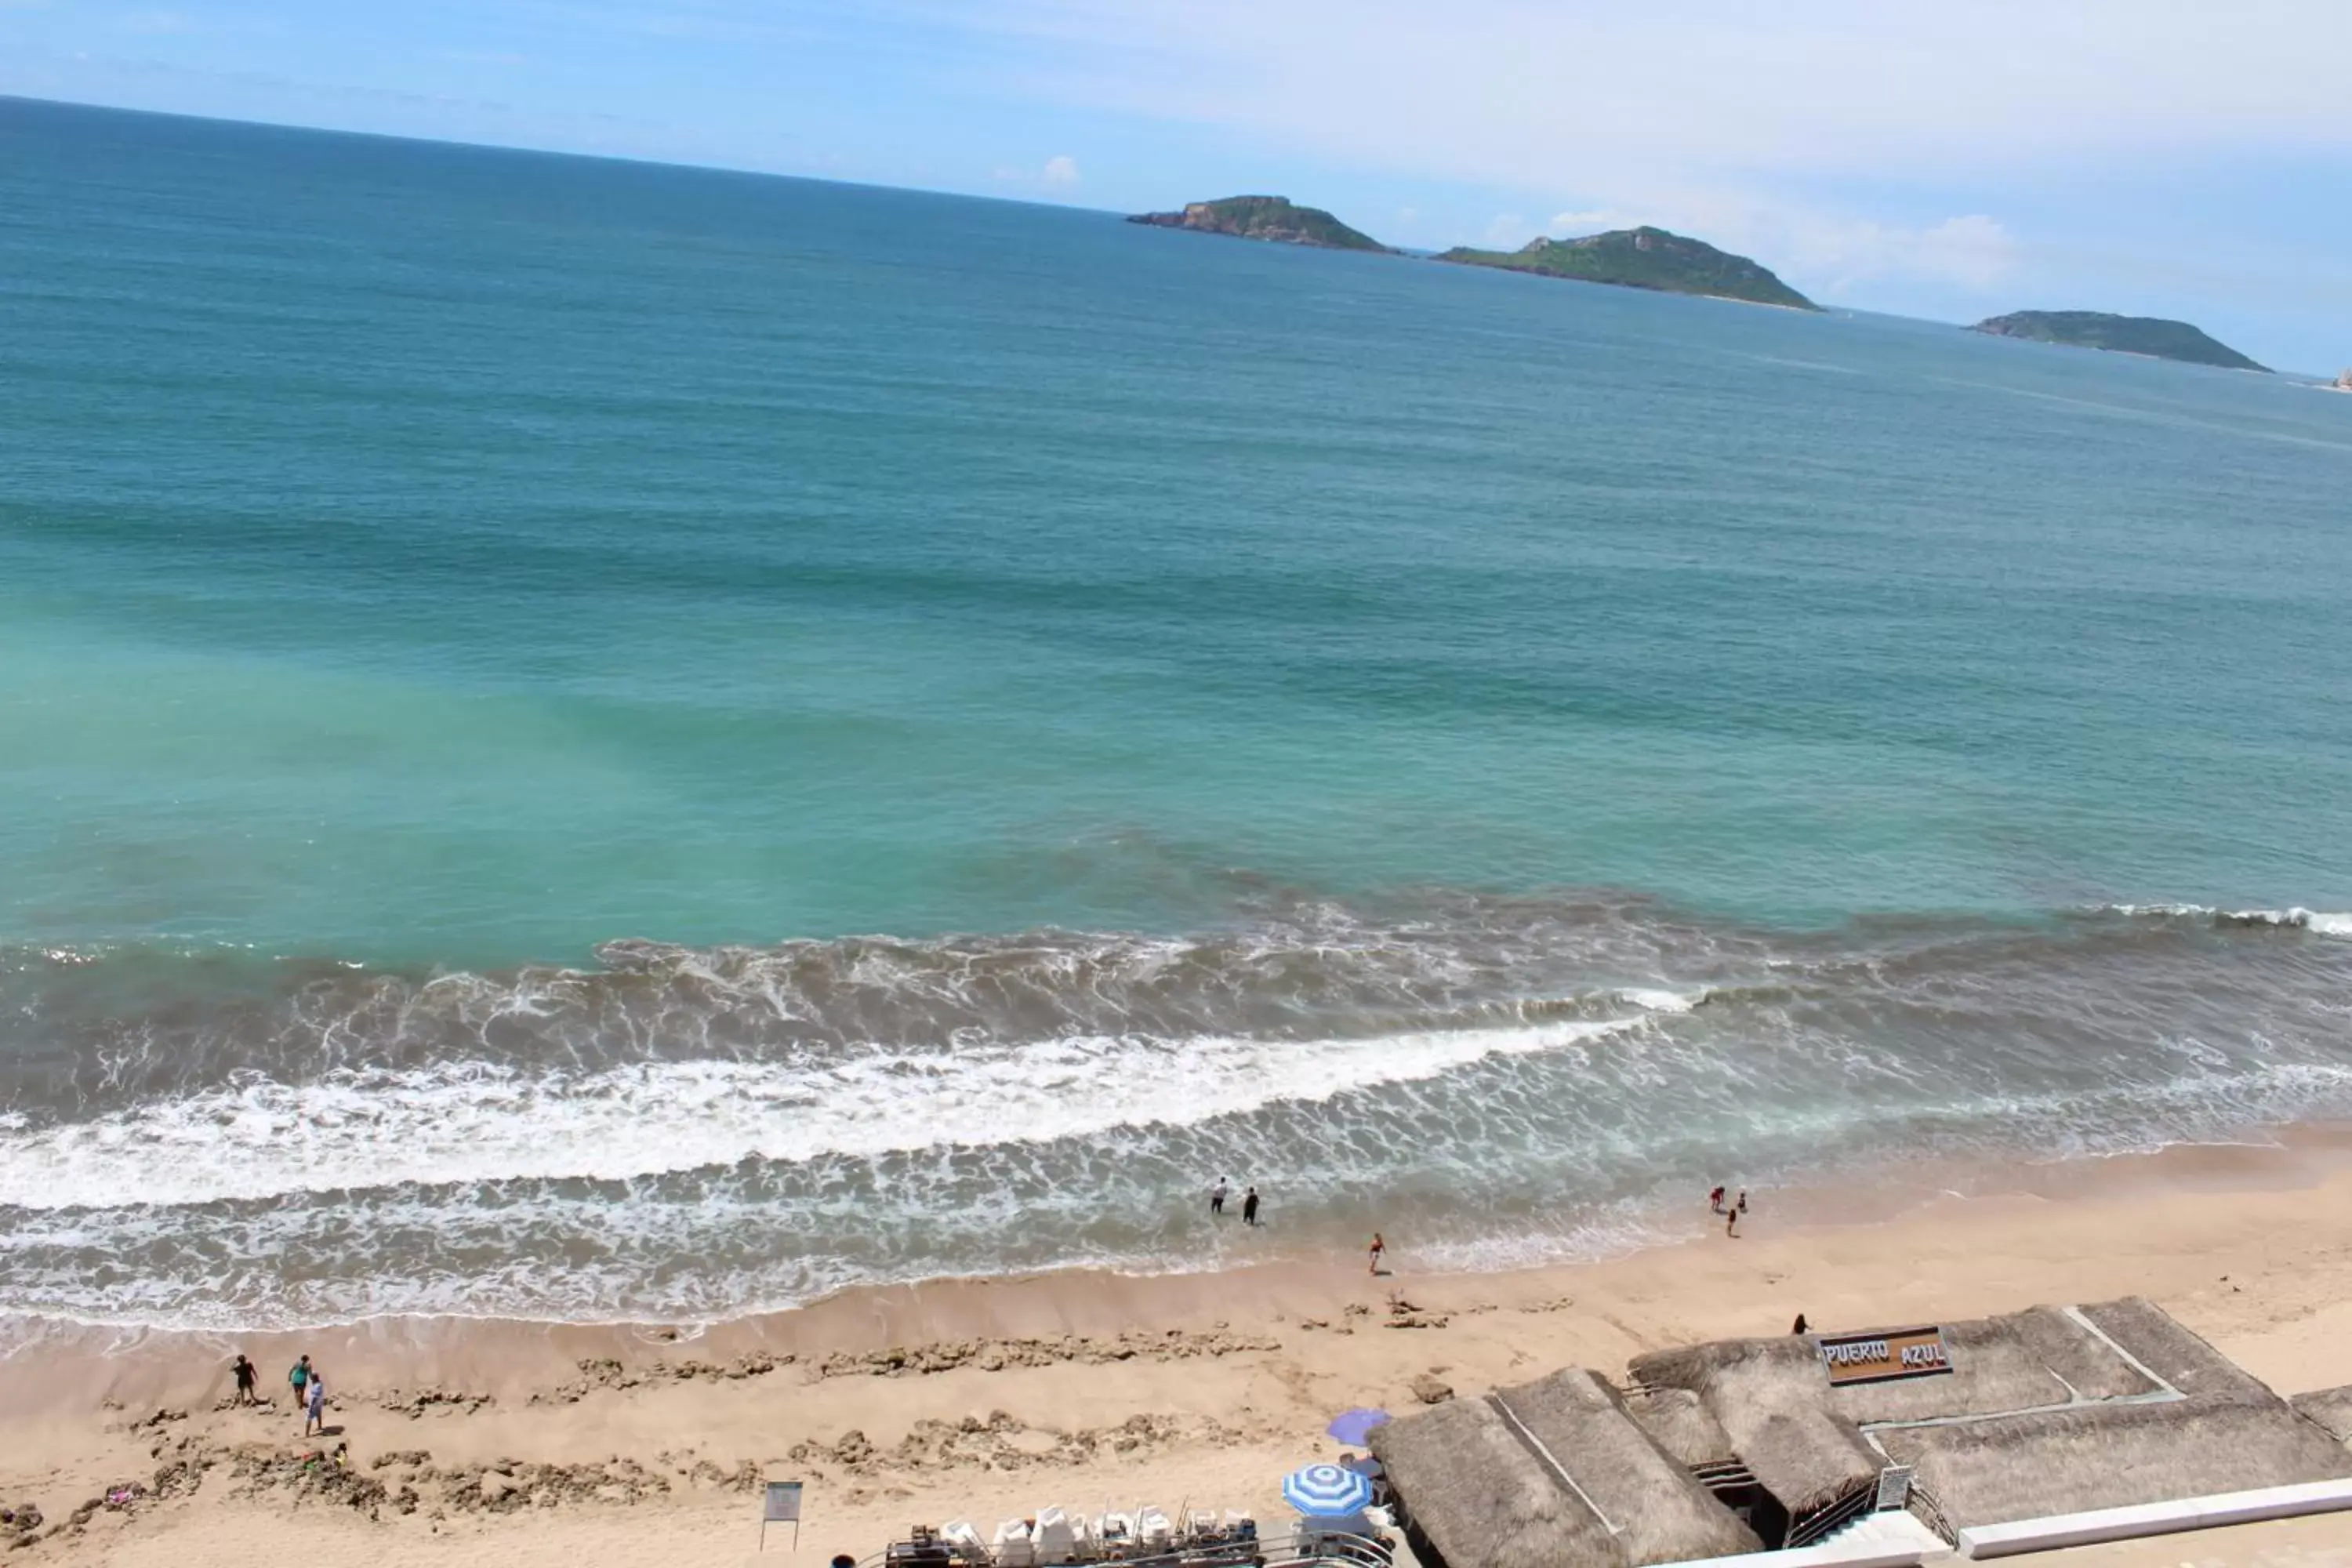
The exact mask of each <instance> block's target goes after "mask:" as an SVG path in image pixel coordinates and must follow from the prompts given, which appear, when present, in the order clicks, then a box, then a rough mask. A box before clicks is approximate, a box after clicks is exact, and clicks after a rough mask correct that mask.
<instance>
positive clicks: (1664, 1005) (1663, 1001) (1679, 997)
mask: <svg viewBox="0 0 2352 1568" xmlns="http://www.w3.org/2000/svg"><path fill="white" fill-rule="evenodd" d="M1617 999H1618V1000H1619V1001H1621V1002H1626V1003H1630V1004H1632V1005H1633V1006H1636V1007H1639V1008H1642V1009H1643V1011H1645V1012H1651V1013H1687V1012H1689V1011H1690V1010H1691V1009H1692V1008H1694V1007H1696V1006H1697V1005H1699V1004H1700V1003H1701V1002H1704V1001H1706V992H1704V991H1691V992H1683V991H1659V990H1652V989H1649V988H1646V987H1643V986H1639V985H1627V986H1621V987H1619V988H1618V991H1617Z"/></svg>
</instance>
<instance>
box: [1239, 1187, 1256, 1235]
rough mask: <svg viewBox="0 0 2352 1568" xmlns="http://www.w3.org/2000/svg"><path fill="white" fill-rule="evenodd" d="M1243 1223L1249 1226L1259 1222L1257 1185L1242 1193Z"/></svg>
mask: <svg viewBox="0 0 2352 1568" xmlns="http://www.w3.org/2000/svg"><path fill="white" fill-rule="evenodd" d="M1242 1223H1243V1224H1244V1225H1249V1226H1254V1225H1255V1224H1257V1189H1256V1188H1255V1187H1252V1188H1250V1189H1249V1191H1247V1192H1245V1193H1244V1194H1242Z"/></svg>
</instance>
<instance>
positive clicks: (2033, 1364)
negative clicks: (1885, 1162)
mask: <svg viewBox="0 0 2352 1568" xmlns="http://www.w3.org/2000/svg"><path fill="white" fill-rule="evenodd" d="M1830 1337H1831V1338H1832V1339H1845V1338H1853V1339H1872V1340H1876V1341H1878V1342H1879V1343H1878V1344H1877V1345H1876V1347H1875V1349H1874V1351H1868V1347H1864V1349H1865V1350H1866V1351H1868V1353H1871V1354H1874V1355H1876V1356H1877V1357H1879V1358H1881V1360H1880V1361H1879V1362H1878V1363H1877V1366H1876V1367H1873V1368H1865V1369H1864V1372H1863V1373H1861V1374H1860V1375H1861V1376H1862V1377H1864V1378H1866V1379H1869V1380H1867V1381H1843V1382H1833V1381H1832V1372H1831V1369H1830V1366H1829V1364H1828V1363H1827V1360H1826V1358H1825V1356H1824V1351H1823V1345H1822V1338H1821V1337H1820V1336H1813V1335H1804V1336H1800V1335H1781V1336H1778V1337H1775V1338H1772V1339H1756V1340H1726V1341H1720V1342H1716V1343H1713V1344H1704V1345H1693V1346H1690V1347H1688V1348H1686V1349H1682V1350H1672V1351H1661V1352H1656V1353H1654V1354H1650V1355H1644V1356H1642V1357H1639V1358H1637V1359H1636V1360H1635V1361H1634V1362H1633V1364H1632V1367H1631V1369H1630V1372H1631V1386H1630V1388H1629V1389H1628V1390H1627V1391H1626V1392H1623V1393H1622V1394H1621V1393H1620V1392H1619V1391H1618V1390H1616V1389H1613V1388H1612V1387H1611V1386H1610V1385H1609V1384H1606V1383H1604V1382H1602V1381H1601V1379H1600V1378H1598V1377H1596V1376H1594V1375H1593V1374H1592V1373H1588V1372H1581V1371H1570V1372H1563V1373H1557V1374H1555V1375H1553V1376H1551V1377H1548V1378H1544V1379H1542V1380H1540V1381H1539V1382H1536V1383H1531V1384H1523V1385H1521V1386H1519V1387H1517V1388H1508V1389H1505V1390H1503V1391H1502V1392H1501V1393H1499V1394H1494V1395H1491V1396H1489V1397H1488V1398H1487V1399H1486V1400H1484V1401H1468V1402H1463V1403H1458V1404H1449V1405H1440V1406H1438V1407H1437V1408H1435V1409H1433V1410H1430V1411H1427V1412H1425V1413H1423V1414H1421V1415H1411V1416H1407V1417H1405V1418H1403V1419H1402V1420H1398V1421H1394V1422H1391V1423H1390V1424H1389V1425H1388V1426H1383V1427H1381V1428H1380V1429H1379V1430H1378V1431H1377V1432H1375V1433H1374V1434H1373V1436H1372V1448H1373V1452H1374V1453H1376V1454H1377V1455H1378V1456H1379V1457H1380V1459H1381V1463H1382V1464H1383V1465H1385V1466H1386V1467H1387V1471H1388V1478H1389V1481H1390V1484H1391V1487H1392V1488H1393V1489H1394V1491H1395V1493H1396V1497H1397V1500H1398V1501H1399V1503H1400V1504H1401V1505H1402V1510H1403V1514H1404V1523H1405V1526H1406V1530H1407V1533H1408V1536H1409V1538H1410V1539H1411V1540H1412V1544H1413V1548H1414V1550H1415V1551H1416V1552H1419V1553H1420V1554H1421V1557H1422V1559H1423V1562H1424V1563H1427V1564H1429V1565H1430V1568H1538V1565H1540V1568H1585V1565H1594V1568H1637V1565H1640V1564H1647V1563H1665V1562H1670V1561H1675V1560H1678V1559H1688V1558H1700V1557H1708V1556H1720V1555H1725V1554H1728V1553H1732V1552H1752V1551H1757V1550H1759V1549H1761V1548H1763V1547H1767V1546H1769V1547H1780V1546H1783V1545H1786V1546H1802V1545H1806V1544H1809V1543H1810V1542H1813V1541H1816V1540H1819V1539H1822V1538H1823V1537H1824V1536H1826V1535H1828V1534H1831V1533H1833V1532H1834V1531H1837V1530H1838V1529H1840V1528H1841V1527H1843V1525H1844V1524H1846V1523H1847V1522H1848V1521H1852V1520H1853V1519H1856V1518H1858V1517H1859V1516H1860V1515H1861V1514H1863V1513H1864V1512H1865V1511H1867V1510H1871V1509H1873V1508H1874V1507H1876V1506H1877V1505H1878V1504H1879V1503H1880V1501H1881V1500H1885V1502H1887V1503H1888V1505H1889V1506H1896V1505H1898V1504H1899V1503H1901V1502H1902V1501H1903V1500H1905V1498H1906V1495H1907V1500H1908V1504H1909V1507H1910V1509H1911V1510H1912V1511H1913V1512H1914V1513H1915V1514H1916V1515H1917V1516H1918V1517H1920V1518H1921V1519H1923V1520H1925V1521H1927V1523H1928V1524H1929V1525H1930V1526H1932V1527H1933V1528H1935V1529H1936V1530H1937V1531H1939V1532H1940V1533H1942V1534H1943V1535H1944V1536H1945V1537H1946V1538H1947V1539H1952V1538H1953V1537H1954V1536H1955V1535H1956V1534H1957V1532H1958V1531H1961V1530H1964V1529H1968V1528H1969V1527H1971V1526H1976V1525H1986V1524H2002V1523H2009V1522H2012V1521H2018V1520H2026V1519H2037V1518H2042V1517H2046V1516H2049V1515H2053V1514H2067V1513H2081V1512H2086V1511H2089V1510H2096V1509H2106V1508H2118V1507H2125V1506H2128V1505H2131V1504H2136V1503H2151V1502H2165V1501H2173V1500H2186V1499H2189V1498H2197V1497H2206V1496H2211V1495H2213V1494H2215V1493H2220V1492H2233V1491H2244V1490H2250V1489H2255V1488H2262V1487H2274V1486H2284V1485H2289V1484H2293V1483H2295V1482H2304V1481H2324V1480H2339V1479H2352V1448H2347V1447H2346V1444H2345V1442H2344V1441H2343V1440H2342V1439H2343V1437H2344V1435H2346V1434H2347V1433H2352V1389H2336V1390H2331V1391H2329V1392H2328V1393H2326V1394H2312V1395H2306V1396H2305V1397H2304V1398H2303V1399H2301V1400H2299V1401H2297V1402H2296V1405H2295V1406H2294V1407H2290V1406H2289V1405H2288V1404H2287V1402H2286V1401H2285V1400H2283V1399H2281V1398H2280V1397H2279V1396H2278V1395H2277V1394H2273V1392H2272V1391H2271V1390H2270V1389H2269V1388H2268V1387H2266V1386H2264V1385H2263V1384H2262V1383H2261V1382H2260V1381H2258V1380H2257V1379H2255V1378H2253V1377H2252V1376H2250V1375H2248V1374H2247V1373H2245V1372H2244V1371H2243V1370H2242V1369H2241V1368H2239V1367H2237V1366H2235V1365H2233V1364H2231V1362H2230V1361H2229V1360H2228V1359H2227V1358H2226V1357H2224V1356H2222V1355H2221V1353H2220V1352H2217V1351H2215V1350H2214V1349H2213V1347H2212V1346H2210V1345H2209V1344H2207V1343H2206V1342H2204V1341H2203V1340H2201V1339H2200V1338H2199V1337H2198V1336H2197V1335H2195V1334H2193V1333H2191V1332H2189V1331H2188V1330H2187V1329H2184V1328H2182V1327H2181V1326H2180V1325H2179V1323H2177V1322H2175V1321H2173V1320H2172V1319H2171V1318H2170V1317H2169V1316H2168V1315H2167V1314H2166V1313H2165V1312H2164V1311H2163V1310H2161V1309H2159V1308H2158V1307H2156V1306H2154V1305H2152V1304H2151V1303H2149V1302H2147V1301H2145V1300H2138V1299H2137V1298H2133V1299H2129V1300H2120V1301H2107V1302H2102V1303H2100V1304H2098V1305H2095V1306H2089V1307H2079V1308H2074V1307H2069V1308H2058V1307H2036V1308H2033V1309H2032V1310H2029V1311H2023V1312H2012V1313H2010V1314H2008V1315H2006V1316H2003V1317H1998V1318H1985V1319H1980V1320H1977V1321H1969V1322H1958V1323H1946V1324H1942V1325H1939V1326H1938V1327H1937V1329H1933V1330H1920V1331H1911V1332H1908V1333H1905V1332H1902V1331H1881V1332H1879V1333H1876V1334H1874V1335H1868V1336H1851V1337H1849V1336H1830ZM1923 1343H1924V1344H1925V1345H1926V1346H1927V1348H1929V1349H1931V1350H1939V1351H1940V1352H1941V1353H1940V1354H1936V1355H1931V1356H1929V1357H1927V1359H1926V1360H1924V1361H1920V1362H1917V1363H1913V1362H1909V1361H1897V1360H1895V1358H1893V1357H1892V1355H1891V1354H1890V1352H1889V1351H1888V1349H1887V1346H1888V1345H1889V1344H1895V1345H1910V1346H1913V1347H1915V1348H1916V1347H1918V1346H1920V1345H1922V1344H1923ZM1845 1364H1847V1365H1849V1366H1851V1365H1852V1364H1853V1363H1851V1362H1848V1363H1845ZM1915 1366H1916V1367H1917V1368H1918V1369H1919V1370H1917V1371H1914V1370H1911V1369H1912V1368H1914V1367H1915ZM1879 1368H1884V1369H1885V1370H1879ZM1855 1375H1856V1374H1854V1373H1848V1374H1847V1376H1848V1377H1849V1378H1850V1379H1851V1378H1853V1377H1854V1376H1855ZM2299 1412H2300V1413H2299ZM1906 1483H1907V1488H1908V1489H1907V1494H1906Z"/></svg>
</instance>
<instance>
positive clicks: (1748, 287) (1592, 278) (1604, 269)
mask: <svg viewBox="0 0 2352 1568" xmlns="http://www.w3.org/2000/svg"><path fill="white" fill-rule="evenodd" d="M1437 259H1438V260H1440V261H1454V262H1459V263H1461V264H1462V265H1464V266H1465V267H1501V268H1508V269H1509V270H1511V271H1513V272H1539V273H1542V274H1543V275H1544V276H1545V277H1547V278H1572V279H1577V280H1578V281H1580V282H1585V283H1612V284H1615V285H1617V286H1618V287H1620V288H1625V289H1659V290H1662V291H1664V292H1665V293H1669V294H1705V295H1707V296H1710V297H1711V298H1714V299H1717V300H1747V301H1748V302H1749V303H1750V304H1757V305H1780V306H1785V307H1787V308H1788V309H1790V310H1820V309H1821V307H1820V306H1818V305H1816V304H1814V303H1813V302H1812V301H1811V300H1808V299H1806V298H1805V297H1804V296H1803V295H1802V294H1800V293H1798V292H1797V291H1796V290H1795V289H1791V288H1790V287H1789V286H1788V285H1787V284H1786V283H1783V282H1781V281H1780V279H1778V278H1776V277H1774V276H1773V275H1772V272H1771V269H1770V268H1766V267H1762V266H1759V265H1758V264H1757V263H1756V262H1754V261H1751V260H1749V259H1748V258H1747V257H1745V256H1734V255H1732V254H1731V253H1730V252H1729V251H1726V250H1717V248H1716V247H1713V246H1711V245H1709V244H1707V243H1706V241H1705V240H1702V239H1692V238H1690V237H1687V236H1685V235H1679V234H1672V233H1669V232H1667V231H1666V230H1665V229H1663V228H1651V227H1649V226H1643V227H1641V228H1619V229H1612V230H1610V231H1609V232H1608V233H1607V234H1596V235H1593V236H1591V237H1589V238H1585V239H1541V238H1538V239H1533V240H1530V241H1528V243H1527V244H1526V245H1525V246H1522V247H1520V248H1518V249H1517V250H1474V249H1471V248H1470V247H1466V246H1464V247H1457V248H1455V249H1453V250H1449V251H1446V252H1444V254H1443V255H1441V256H1439V257H1438V258H1437Z"/></svg>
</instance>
